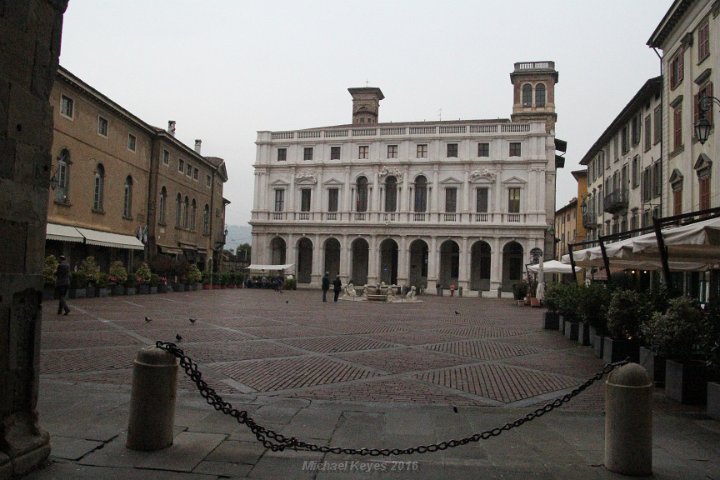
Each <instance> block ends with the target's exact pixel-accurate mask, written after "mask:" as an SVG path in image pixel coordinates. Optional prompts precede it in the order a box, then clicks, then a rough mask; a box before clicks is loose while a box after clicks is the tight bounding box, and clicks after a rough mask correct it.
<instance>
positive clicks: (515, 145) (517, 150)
mask: <svg viewBox="0 0 720 480" xmlns="http://www.w3.org/2000/svg"><path fill="white" fill-rule="evenodd" d="M520 155H522V144H521V143H520V142H510V156H511V157H519V156H520Z"/></svg>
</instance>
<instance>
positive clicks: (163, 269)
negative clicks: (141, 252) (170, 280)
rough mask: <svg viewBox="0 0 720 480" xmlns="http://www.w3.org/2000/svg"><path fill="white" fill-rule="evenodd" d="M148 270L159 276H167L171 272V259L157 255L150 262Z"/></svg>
mask: <svg viewBox="0 0 720 480" xmlns="http://www.w3.org/2000/svg"><path fill="white" fill-rule="evenodd" d="M150 270H152V271H153V272H155V273H157V274H158V275H160V276H168V275H170V274H171V270H172V258H170V257H168V256H166V255H157V256H155V258H153V259H152V260H150Z"/></svg>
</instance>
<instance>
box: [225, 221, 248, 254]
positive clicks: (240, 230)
mask: <svg viewBox="0 0 720 480" xmlns="http://www.w3.org/2000/svg"><path fill="white" fill-rule="evenodd" d="M227 229H228V234H227V239H225V242H226V243H225V249H226V250H235V249H236V248H237V247H238V245H240V244H243V243H249V244H252V227H251V226H250V225H227Z"/></svg>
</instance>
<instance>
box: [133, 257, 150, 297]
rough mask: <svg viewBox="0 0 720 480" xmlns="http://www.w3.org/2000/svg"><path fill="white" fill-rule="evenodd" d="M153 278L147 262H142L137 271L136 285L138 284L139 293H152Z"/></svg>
mask: <svg viewBox="0 0 720 480" xmlns="http://www.w3.org/2000/svg"><path fill="white" fill-rule="evenodd" d="M151 278H152V272H150V267H148V264H147V263H145V262H142V263H141V264H140V265H139V266H138V268H137V270H135V283H136V284H137V293H142V294H148V293H150V279H151Z"/></svg>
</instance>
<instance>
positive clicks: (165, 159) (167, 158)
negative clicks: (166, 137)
mask: <svg viewBox="0 0 720 480" xmlns="http://www.w3.org/2000/svg"><path fill="white" fill-rule="evenodd" d="M163 165H165V166H168V165H170V152H168V151H167V150H163Z"/></svg>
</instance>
